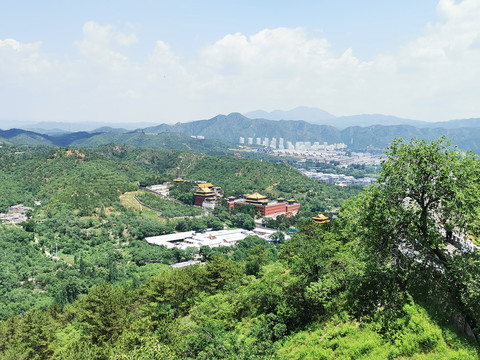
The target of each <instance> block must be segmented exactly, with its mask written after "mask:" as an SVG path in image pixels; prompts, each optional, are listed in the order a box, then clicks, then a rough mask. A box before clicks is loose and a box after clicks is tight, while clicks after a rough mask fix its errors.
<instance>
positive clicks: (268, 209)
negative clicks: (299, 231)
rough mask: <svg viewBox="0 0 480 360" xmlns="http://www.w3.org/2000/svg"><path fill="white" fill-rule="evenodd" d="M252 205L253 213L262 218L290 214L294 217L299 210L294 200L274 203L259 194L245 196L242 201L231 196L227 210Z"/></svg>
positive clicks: (281, 200)
mask: <svg viewBox="0 0 480 360" xmlns="http://www.w3.org/2000/svg"><path fill="white" fill-rule="evenodd" d="M247 204H250V205H254V206H255V212H256V213H260V214H261V215H262V216H274V215H281V214H287V213H291V214H293V215H295V214H296V213H297V212H298V210H299V209H300V204H298V203H296V202H295V199H290V200H287V201H285V199H283V198H279V199H278V200H276V201H272V200H268V199H267V197H266V196H263V195H261V194H259V193H254V194H247V195H245V198H244V199H238V200H235V198H233V197H232V196H231V197H229V198H228V209H229V210H230V209H232V208H234V207H235V206H241V205H247Z"/></svg>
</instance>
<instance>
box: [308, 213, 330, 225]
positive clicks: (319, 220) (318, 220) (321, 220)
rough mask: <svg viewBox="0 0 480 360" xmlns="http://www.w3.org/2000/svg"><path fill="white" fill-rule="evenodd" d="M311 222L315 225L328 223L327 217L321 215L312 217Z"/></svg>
mask: <svg viewBox="0 0 480 360" xmlns="http://www.w3.org/2000/svg"><path fill="white" fill-rule="evenodd" d="M312 219H313V221H315V222H316V223H317V224H325V223H328V222H330V220H329V219H328V217H326V216H325V215H323V214H318V215H317V216H314V217H312Z"/></svg>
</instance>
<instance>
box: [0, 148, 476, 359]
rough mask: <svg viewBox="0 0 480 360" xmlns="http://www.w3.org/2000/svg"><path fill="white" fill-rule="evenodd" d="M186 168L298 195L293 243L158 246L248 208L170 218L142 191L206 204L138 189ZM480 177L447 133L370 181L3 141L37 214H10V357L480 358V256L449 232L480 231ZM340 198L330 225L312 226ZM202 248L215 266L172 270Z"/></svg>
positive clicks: (7, 172)
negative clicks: (151, 239)
mask: <svg viewBox="0 0 480 360" xmlns="http://www.w3.org/2000/svg"><path fill="white" fill-rule="evenodd" d="M178 166H179V167H180V171H181V176H182V177H184V178H185V179H187V180H197V179H202V180H206V181H209V182H212V183H213V184H215V185H221V186H222V187H224V190H225V194H226V195H227V196H228V195H229V194H234V193H235V191H240V192H243V191H248V192H253V191H259V192H261V193H263V194H268V195H269V196H272V197H273V196H284V197H286V196H289V197H294V198H295V199H296V200H297V201H299V202H301V204H302V207H301V209H300V212H301V213H300V214H299V215H297V216H292V217H283V218H281V219H280V221H281V222H282V224H281V225H282V226H283V229H285V230H287V229H288V228H289V227H290V226H292V225H295V226H296V229H292V231H291V235H292V238H291V239H289V240H285V238H284V237H282V236H281V234H280V233H276V237H274V238H273V239H272V242H267V241H265V240H263V239H260V238H259V237H256V236H249V237H247V238H246V239H245V240H242V241H239V242H238V243H237V244H236V245H235V246H233V247H220V248H208V247H202V248H200V249H199V250H198V249H196V248H195V249H192V248H190V249H187V250H181V249H167V248H166V247H164V246H153V245H149V244H147V243H146V242H145V241H144V238H145V237H146V236H153V235H158V234H169V233H172V232H174V231H205V230H206V229H207V228H215V229H223V227H224V224H227V225H228V226H230V227H233V226H239V225H238V223H239V221H238V220H242V219H244V218H247V217H250V215H248V214H247V213H248V212H249V208H248V206H247V207H244V210H241V209H240V210H239V209H237V211H238V212H236V211H235V210H232V211H229V210H228V208H227V207H226V206H225V204H222V203H221V204H220V205H219V206H218V209H217V208H216V209H215V211H214V212H213V214H212V216H206V217H202V218H187V219H183V218H182V219H178V218H172V219H168V220H167V219H163V218H160V217H159V216H158V214H157V213H156V212H154V211H153V210H151V209H148V208H144V207H142V206H140V205H139V204H138V203H137V202H136V201H135V200H134V196H140V197H141V198H142V199H144V200H145V201H148V200H152V199H153V200H152V201H154V202H155V203H156V204H159V205H157V206H159V207H164V208H162V209H160V210H161V211H162V214H166V213H167V212H170V213H171V214H172V216H174V215H175V214H176V213H177V212H179V211H180V212H181V211H187V210H188V213H189V214H193V215H195V214H198V212H199V209H197V208H192V207H189V206H188V205H187V204H183V205H182V204H178V202H171V201H169V200H166V199H163V198H159V197H158V196H156V195H154V194H152V193H147V192H143V191H141V190H139V189H138V187H137V182H138V181H142V182H148V181H152V182H155V181H164V180H171V179H173V178H174V177H175V176H176V168H177V167H178ZM479 174H480V162H479V160H478V158H476V157H474V156H472V155H470V154H463V153H460V152H458V151H457V150H456V149H454V148H451V147H449V146H447V145H446V144H445V143H444V142H443V141H442V140H440V141H436V142H432V143H426V142H422V141H420V140H416V141H414V142H412V143H405V142H401V141H398V140H397V141H395V142H394V143H393V144H391V146H390V147H389V150H388V151H387V153H386V155H385V163H384V166H383V168H382V170H381V172H380V174H379V181H378V183H377V184H376V185H372V186H370V187H369V188H366V189H360V188H349V189H341V188H339V187H335V186H333V185H331V184H325V183H321V182H318V181H315V180H312V179H309V178H307V177H305V176H302V175H301V174H300V173H298V172H297V171H296V170H295V169H292V168H290V167H288V166H287V165H285V164H273V163H267V162H256V161H253V160H246V159H236V158H234V157H233V156H208V155H205V154H196V153H193V152H180V151H174V150H168V151H159V150H152V149H144V148H138V147H132V146H125V145H108V146H100V147H97V148H95V149H82V148H73V147H68V148H52V147H46V146H42V147H36V146H18V145H17V146H9V145H3V146H2V147H1V148H0V195H1V197H0V201H1V204H0V206H1V209H0V210H2V211H4V210H6V205H12V204H15V203H18V202H23V203H25V204H26V205H30V206H31V207H32V209H31V210H29V211H28V216H29V219H28V220H27V221H24V222H22V223H20V224H19V225H12V224H8V225H0V254H1V257H0V280H1V281H0V359H39V360H44V359H45V360H47V359H64V360H74V359H82V360H83V359H97V360H114V359H115V360H120V359H122V360H134V359H135V360H147V359H149V360H151V359H154V360H155V359H161V360H166V359H170V360H179V359H182V360H184V359H185V360H193V359H241V360H247V359H248V360H250V359H276V360H280V359H282V360H283V359H298V360H299V359H307V360H316V359H336V358H342V359H408V358H412V359H428V360H430V359H431V360H433V359H462V360H464V359H466V360H470V359H472V360H473V359H478V357H479V354H480V352H479V349H480V348H479V346H478V338H479V336H480V326H479V324H480V302H479V301H478V299H479V298H480V291H479V288H480V286H479V277H478V274H479V272H480V262H479V255H478V251H471V250H470V249H471V247H466V246H463V247H462V244H461V243H456V240H455V241H454V240H453V236H452V234H453V233H455V234H469V235H471V236H472V238H473V239H474V240H475V241H476V239H478V236H479V235H480V224H479V220H478V214H479V212H480V205H479V204H480V184H479V182H478V178H479ZM193 189H194V185H193V184H192V183H189V182H188V181H186V182H184V183H181V184H176V185H175V184H174V185H173V187H172V189H171V196H178V194H180V195H185V194H186V193H187V194H186V195H190V196H183V197H182V199H183V200H184V201H185V202H186V201H187V200H188V198H190V200H192V196H191V195H192V194H193V193H192V192H191V190H193ZM361 190H363V191H362V192H360V191H361ZM189 191H190V193H189V194H188V192H189ZM357 194H358V196H355V197H352V195H357ZM179 197H180V196H179ZM346 198H349V199H348V200H346V201H344V200H345V199H346ZM34 200H40V201H41V204H39V203H38V201H37V202H34ZM332 207H336V208H339V209H338V212H337V215H338V217H337V218H336V220H335V221H331V222H330V223H325V224H318V223H315V222H313V220H311V217H312V214H315V213H317V212H323V211H325V210H329V209H330V210H333V209H332ZM239 208H242V207H239ZM185 209H187V210H185ZM192 209H193V210H192ZM241 211H245V212H241ZM328 215H330V216H331V214H328ZM252 216H255V214H253V215H252ZM291 221H293V223H289V222H291ZM245 223H246V222H245ZM245 223H242V224H241V225H240V226H245ZM439 226H442V227H444V229H445V233H442V232H441V231H438V227H439ZM449 234H450V235H449ZM455 249H457V250H455ZM197 255H198V256H199V258H200V259H201V260H202V261H203V263H204V264H203V265H194V266H190V267H187V268H173V267H170V266H168V265H170V264H172V263H175V262H179V261H184V260H191V259H192V258H193V257H195V256H197Z"/></svg>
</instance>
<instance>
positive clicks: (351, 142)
mask: <svg viewBox="0 0 480 360" xmlns="http://www.w3.org/2000/svg"><path fill="white" fill-rule="evenodd" d="M465 124H467V125H471V123H469V122H465ZM146 130H148V131H152V132H159V133H160V132H166V131H172V132H179V133H182V134H186V135H197V136H198V135H202V136H205V138H207V139H224V140H227V141H231V142H233V143H238V141H239V137H240V136H241V137H244V138H245V139H247V138H248V137H252V138H254V139H255V138H257V137H259V138H262V139H263V138H264V137H268V138H273V137H275V138H277V139H278V138H280V137H281V138H284V139H285V140H289V141H292V142H295V141H311V142H315V141H318V142H320V143H322V142H324V141H326V142H328V143H330V144H332V143H341V142H343V143H345V144H347V145H348V147H349V149H351V150H365V149H367V148H374V149H379V150H383V149H384V148H385V147H386V146H387V145H388V144H389V143H390V142H391V141H392V140H393V139H394V138H403V139H406V140H410V139H411V138H412V137H418V138H421V139H426V140H434V139H438V138H439V137H441V136H446V138H447V139H451V140H452V142H453V143H454V144H456V145H458V146H459V147H460V148H462V149H464V150H469V151H474V152H480V143H479V142H478V141H477V139H478V138H479V137H480V128H479V127H459V128H452V129H445V128H442V127H440V125H439V127H435V128H425V127H422V128H421V127H414V126H410V125H391V126H383V125H371V126H367V127H360V126H352V127H347V128H345V129H343V130H339V129H337V128H335V127H333V126H328V125H316V124H311V123H308V122H305V121H300V120H278V121H276V120H265V119H249V118H247V117H245V116H243V115H241V114H239V113H232V114H230V115H218V116H216V117H214V118H212V119H209V120H199V121H192V122H188V123H177V124H175V125H166V124H163V125H159V126H155V127H151V128H148V129H146Z"/></svg>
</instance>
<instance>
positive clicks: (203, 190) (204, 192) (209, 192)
mask: <svg viewBox="0 0 480 360" xmlns="http://www.w3.org/2000/svg"><path fill="white" fill-rule="evenodd" d="M195 195H202V196H210V195H212V196H213V195H215V193H214V192H213V191H212V190H210V189H208V188H200V189H198V190H197V191H195Z"/></svg>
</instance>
